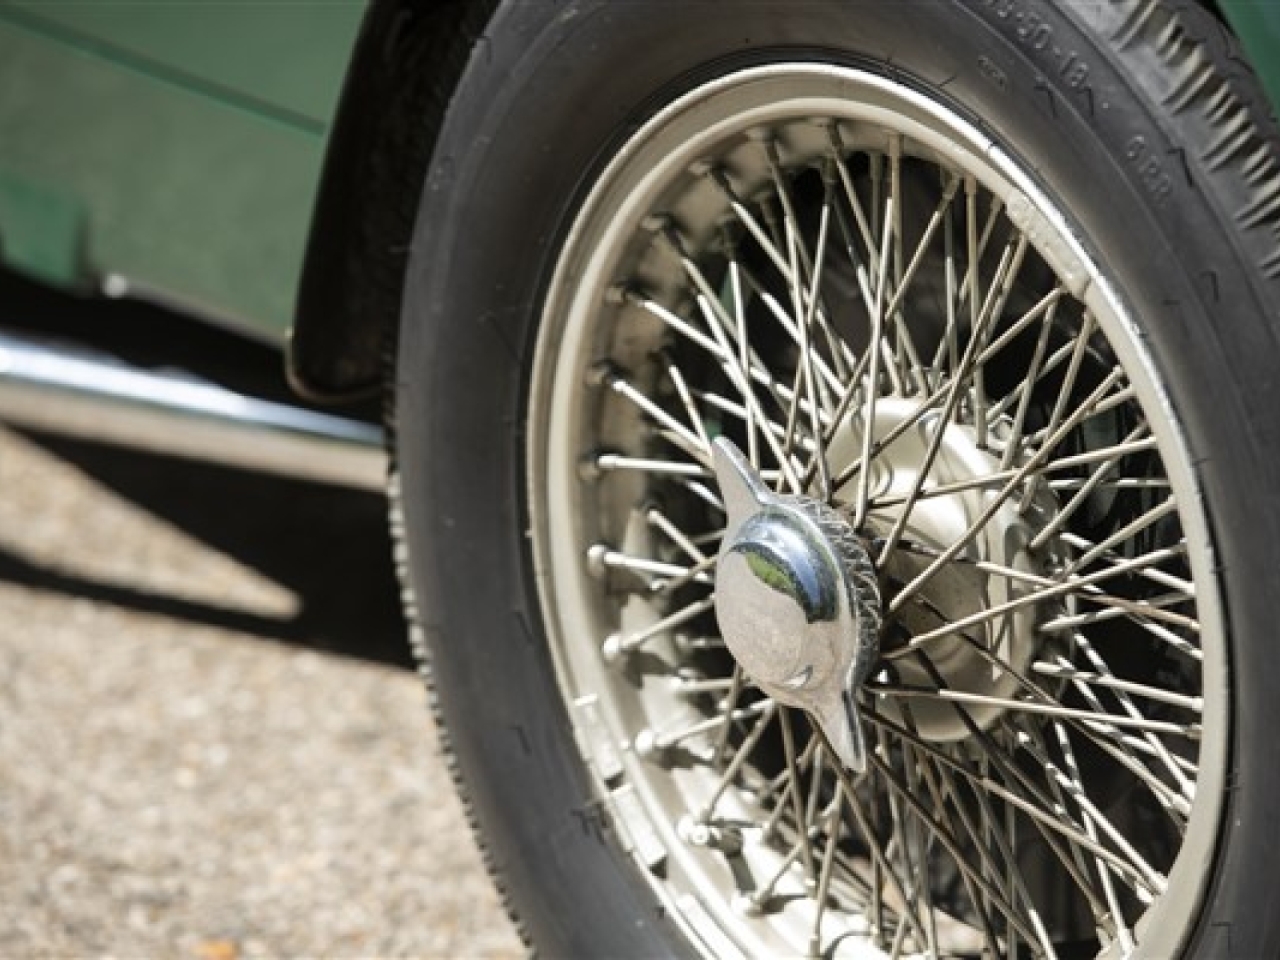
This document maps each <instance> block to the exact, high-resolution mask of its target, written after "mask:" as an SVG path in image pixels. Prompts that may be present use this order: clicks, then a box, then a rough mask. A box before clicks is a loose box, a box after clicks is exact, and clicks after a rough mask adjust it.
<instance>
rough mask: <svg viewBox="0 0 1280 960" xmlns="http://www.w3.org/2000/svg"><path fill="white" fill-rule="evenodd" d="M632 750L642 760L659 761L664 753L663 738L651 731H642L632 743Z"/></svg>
mask: <svg viewBox="0 0 1280 960" xmlns="http://www.w3.org/2000/svg"><path fill="white" fill-rule="evenodd" d="M631 749H633V750H634V751H635V753H636V756H637V757H639V758H640V759H641V760H654V759H657V758H658V757H659V756H660V755H661V754H662V752H663V744H662V740H661V738H659V736H658V735H657V734H656V733H654V732H653V731H652V730H650V729H647V728H646V729H644V730H641V731H640V732H639V733H637V734H636V737H635V739H634V740H633V741H631Z"/></svg>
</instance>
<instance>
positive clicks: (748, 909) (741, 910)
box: [731, 892, 764, 917]
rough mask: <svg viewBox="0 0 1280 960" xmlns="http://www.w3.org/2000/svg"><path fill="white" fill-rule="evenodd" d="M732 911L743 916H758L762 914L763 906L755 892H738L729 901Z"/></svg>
mask: <svg viewBox="0 0 1280 960" xmlns="http://www.w3.org/2000/svg"><path fill="white" fill-rule="evenodd" d="M731 906H732V907H733V911H734V912H735V913H737V914H738V915H739V916H743V917H759V916H763V915H764V907H763V906H762V905H761V904H760V901H759V899H758V898H757V895H756V894H750V893H742V892H738V893H735V894H734V895H733V899H732V901H731Z"/></svg>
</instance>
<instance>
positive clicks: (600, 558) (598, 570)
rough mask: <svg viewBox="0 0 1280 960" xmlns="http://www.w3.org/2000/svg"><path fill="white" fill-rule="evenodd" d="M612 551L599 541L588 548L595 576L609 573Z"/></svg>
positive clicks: (588, 565)
mask: <svg viewBox="0 0 1280 960" xmlns="http://www.w3.org/2000/svg"><path fill="white" fill-rule="evenodd" d="M612 552H613V551H612V550H610V549H609V548H608V547H607V546H605V545H604V544H603V543H597V544H595V545H593V546H592V547H591V548H590V549H589V550H587V569H588V570H589V571H591V575H592V576H593V577H597V578H602V577H605V576H607V575H608V573H609V554H610V553H612ZM606 642H607V641H606Z"/></svg>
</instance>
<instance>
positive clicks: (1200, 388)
mask: <svg viewBox="0 0 1280 960" xmlns="http://www.w3.org/2000/svg"><path fill="white" fill-rule="evenodd" d="M782 56H789V57H791V58H793V59H794V58H796V57H803V58H809V59H830V60H834V61H838V62H843V63H848V64H854V65H858V66H861V67H863V68H869V69H871V70H873V71H882V72H884V73H888V74H892V75H893V76H894V77H896V78H899V79H905V80H907V81H908V82H910V83H912V84H916V85H918V86H920V87H921V88H923V89H925V90H927V91H931V92H932V93H933V94H934V95H935V96H937V97H940V98H945V99H947V100H948V101H949V102H951V103H952V104H954V105H956V106H958V107H959V108H960V110H961V111H962V112H964V113H966V114H968V115H969V116H970V117H971V118H972V119H973V120H974V121H975V122H976V123H978V124H979V125H981V126H982V127H983V128H984V129H985V130H986V131H988V132H989V133H990V134H991V135H992V136H993V137H995V138H996V139H997V140H1000V141H1002V142H1003V143H1004V144H1005V145H1006V146H1007V148H1008V149H1009V150H1010V151H1011V152H1012V153H1013V154H1015V155H1016V156H1018V157H1020V158H1021V159H1022V160H1023V162H1024V163H1025V164H1026V165H1027V166H1028V167H1030V168H1031V169H1033V170H1035V171H1036V172H1037V173H1038V176H1039V179H1040V181H1041V183H1042V186H1043V187H1044V189H1045V190H1046V191H1047V192H1048V193H1049V194H1050V195H1052V196H1054V197H1056V198H1058V200H1059V202H1060V204H1061V205H1062V206H1063V207H1065V208H1066V209H1068V210H1070V211H1072V213H1073V215H1074V217H1075V221H1076V226H1077V227H1078V228H1079V231H1080V234H1081V236H1082V237H1083V238H1084V239H1085V242H1086V243H1087V244H1088V245H1089V246H1090V247H1091V248H1092V250H1093V251H1094V252H1095V255H1096V256H1097V258H1098V259H1099V261H1100V262H1102V263H1104V264H1106V265H1107V267H1108V269H1109V271H1110V273H1111V275H1112V276H1113V277H1114V278H1116V281H1117V283H1118V284H1119V286H1120V287H1121V290H1122V294H1123V296H1124V297H1125V298H1126V300H1127V302H1128V304H1129V305H1130V307H1131V309H1132V310H1133V313H1134V315H1135V316H1137V317H1138V318H1140V322H1141V324H1142V335H1143V337H1144V338H1145V339H1146V341H1147V343H1148V344H1149V348H1150V351H1151V354H1152V355H1153V357H1154V360H1155V363H1156V365H1157V367H1158V370H1159V372H1160V374H1161V376H1162V378H1163V381H1164V385H1165V386H1166V388H1167V390H1168V392H1169V397H1170V400H1171V402H1172V405H1173V408H1174V409H1175V410H1176V412H1177V415H1178V417H1179V418H1180V419H1181V422H1182V423H1183V426H1184V429H1185V434H1186V437H1187V439H1188V443H1189V445H1190V447H1191V453H1192V459H1193V462H1194V463H1195V464H1196V465H1197V470H1198V480H1199V482H1200V484H1201V486H1202V489H1203V491H1204V494H1205V497H1206V501H1207V513H1208V516H1209V519H1210V521H1211V526H1212V534H1213V537H1214V541H1215V545H1216V550H1217V566H1218V572H1219V575H1220V578H1221V584H1220V585H1221V588H1222V590H1223V594H1224V596H1225V601H1226V609H1227V619H1228V623H1229V627H1230V631H1229V632H1230V650H1229V656H1230V671H1231V697H1230V702H1231V711H1232V712H1231V758H1230V761H1229V762H1230V765H1231V769H1230V776H1229V783H1230V796H1229V797H1228V798H1227V804H1226V809H1225V815H1224V818H1223V822H1222V827H1221V840H1220V844H1219V848H1218V851H1217V856H1216V859H1215V861H1214V862H1212V863H1210V864H1207V865H1206V869H1208V870H1211V871H1212V884H1211V888H1210V891H1209V894H1208V898H1207V902H1206V903H1205V904H1204V909H1203V911H1202V913H1201V916H1200V917H1199V918H1198V921H1197V923H1196V926H1195V934H1194V936H1193V938H1192V941H1193V942H1191V943H1190V944H1189V945H1188V948H1187V955H1188V956H1199V957H1215V958H1217V957H1239V958H1245V957H1250V958H1253V957H1268V956H1277V955H1280V914H1277V913H1276V911H1274V909H1272V906H1271V899H1272V897H1271V893H1270V889H1271V883H1270V880H1271V878H1273V877H1274V876H1275V873H1276V870H1277V868H1278V867H1280V831H1277V830H1276V825H1277V820H1276V814H1275V811H1276V809H1278V808H1280V767H1277V765H1276V764H1275V763H1273V762H1271V754H1270V744H1271V742H1272V740H1273V738H1274V735H1275V734H1274V731H1275V730H1277V729H1280V698H1277V697H1276V696H1275V695H1274V691H1275V690H1277V689H1280V657H1277V656H1276V655H1275V652H1274V649H1273V648H1274V639H1273V638H1274V629H1273V625H1274V619H1275V615H1274V601H1273V594H1274V588H1273V585H1272V582H1271V581H1272V578H1273V576H1274V573H1273V571H1275V570H1277V569H1280V376H1277V374H1276V370H1277V369H1280V322H1278V317H1277V304H1278V303H1280V280H1278V279H1277V277H1278V276H1280V166H1278V165H1277V160H1276V149H1275V143H1276V134H1275V130H1274V126H1273V125H1272V124H1273V121H1271V120H1270V119H1269V118H1268V116H1267V111H1266V110H1265V107H1263V106H1262V104H1264V103H1265V100H1264V98H1263V97H1262V96H1261V94H1260V93H1259V92H1258V90H1257V88H1256V84H1255V83H1254V81H1253V80H1252V78H1251V76H1250V75H1249V74H1248V72H1247V70H1244V69H1242V68H1241V65H1240V63H1239V62H1238V61H1237V60H1236V58H1235V52H1234V47H1233V46H1232V41H1231V40H1230V38H1229V37H1228V36H1227V35H1226V33H1225V31H1224V30H1223V29H1222V28H1221V27H1220V25H1219V24H1218V23H1217V22H1216V21H1215V20H1213V19H1212V18H1211V17H1210V16H1208V15H1207V14H1206V13H1204V11H1203V10H1201V9H1200V8H1199V7H1197V6H1195V5H1194V4H1174V3H1164V2H1158V0H1132V2H1127V3H1117V4H1111V5H1102V4H1087V5H1078V6H1076V5H1071V6H1068V5H1065V4H1053V3H1047V2H1037V0H984V2H975V3H960V2H953V0H931V2H928V3H901V2H887V0H882V2H871V3H858V2H853V0H849V2H835V0H830V2H824V0H819V2H810V0H805V2H794V3H793V2H784V0H777V2H763V0H741V2H733V3H712V2H702V0H671V2H664V0H628V2H626V3H609V2H603V0H585V2H577V3H571V4H558V3H557V4H552V3H538V2H528V0H514V2H508V3H505V4H503V5H502V6H501V7H500V9H499V10H498V12H497V14H496V15H495V17H494V18H493V20H492V21H491V23H490V25H489V27H488V29H487V31H486V34H485V37H484V38H483V40H482V41H481V42H480V43H479V45H478V46H477V48H476V50H475V52H474V54H473V56H472V58H471V62H470V64H469V66H468V67H467V69H466V71H465V73H464V75H463V78H462V81H461V84H460V86H459V87H458V89H457V91H456V93H455V94H454V97H453V100H452V103H451V104H450V107H449V110H448V114H447V117H446V122H445V125H444V128H443V131H442V133H441V135H440V138H439V141H438V143H437V146H436V152H435V156H434V160H433V162H432V165H431V169H430V173H429V175H428V178H427V182H426V185H425V190H424V194H423V198H422V203H421V207H420V211H419V218H418V225H417V232H416V236H415V239H414V244H413V250H412V255H411V264H410V270H409V276H408V280H407V290H406V297H405V305H404V310H403V315H402V320H401V328H400V334H399V348H398V358H397V364H396V375H395V382H394V385H393V387H394V409H395V414H394V417H395V419H394V433H395V437H396V445H395V451H394V452H395V457H396V461H397V464H398V471H399V476H398V478H397V479H395V480H393V517H394V518H395V523H394V526H395V529H396V533H397V537H398V540H399V543H400V555H399V559H400V562H401V565H402V571H403V576H404V583H405V587H406V596H407V599H408V608H409V610H410V613H411V616H413V615H414V614H415V611H416V619H415V627H414V630H415V639H416V646H418V648H419V652H420V653H421V655H422V656H423V657H424V659H428V660H429V661H430V675H431V684H432V687H433V690H434V702H435V704H436V705H437V707H438V710H439V713H440V715H441V716H442V718H443V721H444V723H445V725H446V726H447V731H448V733H447V737H448V744H449V749H450V751H451V755H452V757H453V759H454V760H455V761H456V770H457V773H458V775H459V778H460V780H461V782H462V785H463V789H464V792H465V795H466V797H467V798H468V803H469V805H470V809H471V811H472V813H473V815H474V817H475V819H476V821H478V823H479V830H480V833H481V838H482V843H483V844H484V846H485V847H487V852H488V857H489V861H490V864H491V866H492V868H493V870H494V872H495V874H496V876H497V877H498V878H499V881H500V883H501V884H502V885H503V886H504V888H505V893H506V895H507V897H508V900H509V905H510V906H511V908H512V910H513V911H514V913H515V915H516V916H517V917H518V918H519V922H520V924H521V930H522V932H523V934H524V935H525V936H526V937H527V938H528V939H530V940H531V941H532V943H533V944H535V945H536V946H537V947H538V948H539V949H540V950H542V951H543V952H545V953H546V954H548V955H552V956H609V957H622V956H645V957H652V956H660V955H668V954H679V953H684V952H688V951H689V946H688V945H687V944H685V943H683V942H682V941H681V939H680V936H679V933H678V931H677V929H676V927H675V925H674V924H673V922H671V921H670V920H669V919H668V918H664V916H663V914H662V911H661V910H660V909H659V907H658V905H657V900H656V897H655V896H654V894H653V893H652V891H651V890H650V888H649V887H648V885H647V883H646V882H645V881H644V880H643V879H642V878H641V877H640V876H639V874H638V872H637V871H636V870H635V868H634V867H633V865H632V861H631V860H630V859H628V858H627V857H626V856H624V855H623V854H622V852H621V850H620V848H619V845H618V843H617V842H616V838H615V836H614V834H613V831H612V830H611V827H610V823H609V819H608V816H607V815H606V814H605V813H604V812H603V810H602V808H601V806H600V804H599V803H598V800H597V797H596V796H595V794H594V793H593V791H592V788H591V786H590V782H589V779H588V776H587V774H586V772H585V770H584V768H583V764H582V762H581V760H580V758H579V755H578V753H577V750H576V749H575V745H574V741H573V737H572V736H571V733H570V728H569V725H568V722H567V718H566V713H565V707H564V705H563V704H562V702H561V698H560V693H559V689H558V687H557V684H556V680H555V678H554V676H553V671H552V667H551V663H550V660H549V656H548V653H547V650H546V647H545V643H544V638H543V631H542V626H541V622H540V618H541V615H540V612H539V604H538V598H537V591H536V586H535V584H534V582H533V576H532V573H531V563H530V555H529V548H528V541H527V526H528V525H527V522H526V504H525V497H526V482H525V476H524V471H525V463H526V455H525V454H526V451H525V449H524V436H525V425H524V424H525V408H526V392H527V384H528V381H529V376H530V369H529V367H530V362H531V357H532V352H533V344H534V340H535V336H536V333H537V331H536V325H537V322H538V315H539V310H540V305H541V303H542V299H543V293H544V287H545V284H546V283H547V282H548V277H549V272H550V270H551V268H552V266H553V264H554V262H555V258H556V256H557V253H558V248H559V243H560V241H561V238H562V236H563V234H564V231H565V230H566V229H567V226H568V224H569V223H570V222H571V220H572V217H573V215H574V213H575V209H576V205H577V203H578V202H579V201H580V200H581V198H582V196H583V194H584V192H585V191H586V190H587V189H588V188H589V186H590V184H591V182H592V176H593V174H594V173H595V172H597V171H598V170H599V169H600V168H601V165H602V164H603V163H604V162H605V161H606V160H607V159H608V157H609V156H610V152H611V150H612V149H613V148H614V147H615V146H616V145H618V144H619V142H620V140H621V139H622V138H623V137H625V136H626V135H627V134H628V133H629V132H631V131H633V130H635V129H636V127H637V126H638V124H639V123H641V122H642V121H643V120H644V119H645V118H646V117H647V116H649V115H651V114H652V113H653V111H654V110H656V109H657V108H659V107H661V106H662V105H663V104H664V103H667V102H669V101H670V100H671V99H672V98H673V97H675V96H677V95H679V94H680V93H681V92H683V91H686V90H688V89H690V88H692V87H693V86H695V85H697V84H698V83H700V82H703V81H705V80H706V79H708V78H711V77H714V76H716V75H719V74H722V73H724V72H726V71H729V70H731V69H734V68H736V67H739V66H743V65H747V64H756V63H763V62H768V61H770V60H773V59H776V58H779V57H782Z"/></svg>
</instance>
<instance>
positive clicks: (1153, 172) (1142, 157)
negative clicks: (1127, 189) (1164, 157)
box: [1124, 134, 1173, 206]
mask: <svg viewBox="0 0 1280 960" xmlns="http://www.w3.org/2000/svg"><path fill="white" fill-rule="evenodd" d="M1124 156H1125V159H1126V160H1128V161H1129V166H1130V167H1132V168H1133V171H1134V172H1135V173H1136V174H1137V175H1138V179H1139V181H1140V182H1141V183H1142V188H1143V189H1144V190H1146V192H1147V195H1148V196H1150V197H1151V199H1152V201H1153V202H1154V203H1156V204H1157V205H1160V206H1162V205H1163V204H1164V203H1165V201H1167V200H1168V199H1169V194H1170V193H1172V192H1173V179H1172V178H1171V177H1170V176H1169V173H1168V171H1166V170H1165V166H1164V163H1163V162H1162V161H1161V159H1160V157H1159V156H1157V154H1156V152H1155V151H1154V150H1153V149H1152V148H1151V146H1150V145H1149V144H1148V143H1147V138H1146V137H1144V136H1142V135H1141V134H1136V135H1134V136H1132V137H1130V138H1129V140H1128V142H1127V143H1126V144H1125V146H1124Z"/></svg>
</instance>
